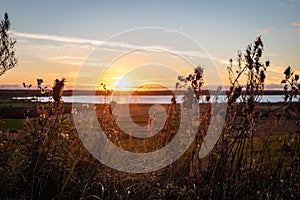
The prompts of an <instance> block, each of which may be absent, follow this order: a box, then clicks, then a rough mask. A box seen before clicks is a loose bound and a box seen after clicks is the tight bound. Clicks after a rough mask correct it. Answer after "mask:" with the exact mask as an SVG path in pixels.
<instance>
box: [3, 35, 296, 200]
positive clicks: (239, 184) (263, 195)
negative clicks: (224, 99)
mask: <svg viewBox="0 0 300 200" xmlns="http://www.w3.org/2000/svg"><path fill="white" fill-rule="evenodd" d="M262 50H263V43H262V41H261V39H260V38H257V40H256V41H255V42H254V44H253V45H249V46H248V47H247V50H246V52H245V55H243V54H242V53H239V54H238V61H237V63H238V66H237V69H235V67H234V66H233V61H232V59H231V60H230V65H229V67H228V70H229V76H230V84H231V88H230V91H229V94H228V104H227V109H226V111H225V110H223V111H222V110H221V111H220V115H224V116H225V125H224V128H223V130H222V135H221V137H220V139H219V140H218V143H217V144H216V145H215V147H214V149H213V150H212V152H211V153H210V154H209V155H208V156H206V157H205V158H203V159H199V156H198V152H199V150H200V147H201V144H202V142H203V138H204V137H205V135H206V131H207V127H208V125H209V123H210V122H209V120H210V117H211V113H212V109H213V105H214V103H207V104H205V105H206V107H205V109H204V111H203V112H200V115H201V116H200V122H199V123H200V127H201V128H199V129H198V132H197V134H196V137H195V140H194V142H193V144H192V145H191V146H190V148H189V149H188V150H187V151H186V152H185V153H184V154H183V156H181V157H180V159H178V160H177V161H175V162H174V163H172V164H171V165H169V166H167V167H165V168H163V169H161V170H158V171H155V172H150V173H146V174H131V173H124V172H120V171H116V170H114V169H111V168H109V167H107V166H105V165H103V164H101V163H100V162H99V161H97V160H96V159H95V158H93V157H92V155H91V154H90V153H89V152H88V151H87V150H86V149H85V148H84V146H83V145H82V143H81V140H80V138H79V137H78V135H77V132H76V129H75V127H74V124H73V122H72V119H71V118H69V117H68V116H66V115H63V112H64V107H63V104H62V102H61V95H62V90H63V86H64V80H56V81H55V85H54V87H53V90H51V91H49V93H48V95H49V96H51V98H52V99H53V100H52V101H49V103H46V104H42V103H39V102H36V103H34V104H33V106H32V107H31V110H30V111H31V112H33V113H34V114H35V115H36V116H35V117H33V118H30V119H28V120H26V121H25V122H24V127H23V132H24V134H25V137H24V138H23V139H22V140H17V141H11V140H5V139H4V140H1V143H0V145H1V146H0V152H1V154H0V198H1V199H9V198H18V199H299V198H300V182H299V180H300V133H299V131H300V129H299V125H300V123H299V122H300V121H299V109H300V107H299V103H292V99H293V98H296V97H297V95H298V89H299V85H298V83H297V81H298V79H299V76H298V75H296V74H295V73H294V72H293V71H292V69H291V68H290V67H289V68H287V70H286V71H285V72H284V79H283V81H282V83H283V84H284V91H285V93H284V94H285V98H286V103H285V104H283V106H282V107H281V108H280V107H279V108H278V107H277V108H276V109H273V108H272V107H271V108H270V110H269V111H268V112H266V113H262V112H260V111H259V97H260V96H261V95H262V94H263V90H264V80H265V77H266V75H265V72H266V70H267V68H268V67H269V65H270V62H269V61H267V62H265V63H264V64H263V63H261V61H260V59H261V56H262ZM202 73H203V70H201V68H198V69H195V71H194V72H192V73H191V74H190V75H189V76H188V78H183V77H180V78H179V79H180V80H179V81H181V82H182V83H181V84H182V85H183V87H189V88H191V89H192V90H193V91H194V92H195V93H196V96H197V98H199V97H200V96H201V95H202V94H201V88H202V85H203V83H204V80H203V78H202ZM242 76H245V77H246V78H245V80H246V81H245V83H241V82H240V80H241V77H242ZM38 84H41V83H39V82H38ZM39 86H40V85H39ZM40 88H41V92H43V93H44V91H42V87H41V86H40ZM207 99H208V100H209V97H207ZM238 99H239V100H240V102H239V103H237V100H238ZM85 106H86V105H85ZM112 106H113V105H112V104H106V106H104V107H103V106H102V107H99V108H96V110H97V113H98V116H97V117H98V121H99V123H100V124H101V126H102V128H103V130H104V131H105V133H106V135H107V136H108V137H109V138H110V139H111V140H112V141H113V142H114V143H115V145H118V146H119V147H121V148H123V149H127V150H130V151H136V152H149V151H153V150H155V149H159V148H161V147H162V146H165V145H166V144H167V143H168V142H169V141H170V140H171V139H172V137H173V136H174V134H176V130H177V128H178V119H179V116H180V114H181V110H180V109H179V107H178V105H177V104H176V102H173V103H172V104H171V105H170V106H175V109H168V121H167V123H166V124H165V126H164V127H163V129H162V130H161V132H160V133H159V134H157V136H156V137H152V138H150V139H136V138H133V137H130V136H128V135H127V134H125V133H123V132H122V130H119V129H118V127H117V126H116V124H115V121H114V119H113V116H112V114H111V110H112ZM282 110H283V111H284V112H283V113H284V115H282V116H283V118H284V124H280V123H282V121H280V120H278V119H277V118H278V115H277V114H278V113H279V111H282ZM29 114H30V112H29ZM266 116H268V119H270V120H267V121H266V123H265V125H264V126H258V122H259V121H260V120H262V119H263V118H264V117H266ZM274 126H285V127H284V128H283V129H282V130H283V131H282V132H281V133H280V134H277V135H274V133H272V130H273V128H274Z"/></svg>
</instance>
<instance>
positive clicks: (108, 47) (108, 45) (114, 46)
mask: <svg viewBox="0 0 300 200" xmlns="http://www.w3.org/2000/svg"><path fill="white" fill-rule="evenodd" d="M11 34H12V35H13V36H15V37H17V38H20V39H22V40H24V39H34V40H47V41H52V42H61V43H69V44H75V45H76V44H79V45H91V46H94V47H96V46H100V45H102V47H100V48H101V49H103V50H105V51H117V52H122V50H121V49H127V50H138V49H142V50H145V51H153V52H161V51H169V52H172V53H174V54H178V55H181V56H187V57H194V58H209V56H207V55H205V53H204V52H200V51H180V50H174V49H170V48H168V47H164V46H150V47H149V46H142V45H134V44H128V43H122V42H114V41H101V40H91V39H86V38H78V37H68V36H58V35H48V34H40V33H22V32H17V31H11Z"/></svg>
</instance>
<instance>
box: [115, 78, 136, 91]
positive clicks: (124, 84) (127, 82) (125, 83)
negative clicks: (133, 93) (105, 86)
mask: <svg viewBox="0 0 300 200" xmlns="http://www.w3.org/2000/svg"><path fill="white" fill-rule="evenodd" d="M132 87H133V84H132V81H131V79H129V78H128V77H121V78H120V79H119V80H118V81H117V82H116V83H115V84H114V88H115V90H118V91H127V90H130V89H131V88H132Z"/></svg>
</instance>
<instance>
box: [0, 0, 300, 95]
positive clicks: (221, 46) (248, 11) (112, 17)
mask: <svg viewBox="0 0 300 200" xmlns="http://www.w3.org/2000/svg"><path fill="white" fill-rule="evenodd" d="M0 4H1V6H0V15H1V19H2V18H3V15H4V12H8V14H9V17H10V20H11V23H12V26H11V29H10V34H11V36H12V37H14V38H15V39H16V40H17V44H16V54H17V58H18V61H19V65H18V67H16V68H14V69H12V70H10V71H8V72H7V73H6V74H4V75H3V76H1V77H0V85H1V87H2V88H4V87H6V88H7V87H21V85H22V83H23V82H26V83H33V84H35V81H36V79H37V78H42V79H44V81H45V83H46V84H50V85H52V83H53V80H55V79H56V78H62V77H65V78H66V80H67V88H72V86H73V85H74V81H75V79H76V77H79V79H78V80H79V84H82V88H85V87H87V88H88V87H90V86H93V85H94V84H96V82H97V81H98V82H99V81H100V82H105V83H106V84H107V85H110V86H112V87H113V88H118V87H119V89H127V88H129V87H131V86H130V85H136V86H140V85H143V84H147V83H150V82H155V83H160V84H162V85H166V86H170V87H171V86H174V85H175V83H174V81H176V79H177V73H182V74H184V73H188V72H189V71H191V70H190V69H191V68H192V66H193V65H197V64H201V65H204V67H205V72H207V77H208V79H209V80H207V81H206V82H207V84H212V85H214V84H215V85H217V84H219V82H220V81H223V83H224V84H225V85H226V84H228V81H227V72H226V67H227V64H228V60H229V59H230V58H233V59H236V57H237V56H236V55H237V50H239V49H241V50H245V48H246V46H247V45H248V44H249V43H251V42H253V40H254V39H255V38H256V37H257V36H258V35H262V38H263V42H264V45H265V51H264V54H263V60H270V61H271V67H270V68H269V69H268V71H267V80H266V84H280V80H281V79H282V77H283V75H282V73H283V71H284V69H285V68H286V67H287V66H289V65H290V66H292V67H293V69H295V70H296V71H297V72H300V0H254V1H246V0H245V1H242V0H241V1H204V0H203V1H158V0H154V1H137V0H136V1H96V0H94V1H21V0H20V1H17V0H10V1H1V3H0ZM144 27H148V28H146V29H143V28H144ZM149 27H156V28H155V29H151V28H149ZM188 38H189V39H188ZM190 39H191V40H190ZM105 41H106V42H105ZM189 41H190V42H191V41H193V42H196V43H197V44H199V45H200V46H199V48H198V47H197V45H195V43H193V42H191V43H190V44H188V43H189ZM194 45H195V46H194ZM145 48H146V50H145ZM137 49H138V51H137ZM149 49H150V50H149ZM185 59H187V60H185ZM207 59H209V60H210V61H209V62H206V61H207ZM91 62H93V63H91ZM189 64H191V65H190V66H188V65H189ZM89 65H92V66H93V67H91V70H87V67H88V66H89ZM212 65H215V67H213V66H212ZM185 67H186V68H185ZM83 68H84V69H83ZM175 68H176V69H175ZM174 70H175V71H176V72H175V71H174ZM87 71H89V73H87ZM173 71H174V73H173ZM78 72H79V74H78ZM214 74H220V76H221V79H217V78H216V79H215V77H214ZM90 76H91V77H90ZM100 76H101V77H103V79H102V78H101V80H98V79H97V78H99V77H100ZM215 76H216V75H215ZM122 77H123V78H122ZM118 81H121V83H119V84H117V82H118ZM117 85H119V86H118V87H117ZM127 85H128V87H127Z"/></svg>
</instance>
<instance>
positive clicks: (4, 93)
mask: <svg viewBox="0 0 300 200" xmlns="http://www.w3.org/2000/svg"><path fill="white" fill-rule="evenodd" d="M182 92H183V91H180V90H178V91H176V92H175V94H176V95H178V94H182ZM227 92H228V91H222V92H221V93H220V94H223V95H224V94H226V93H227ZM33 94H40V93H39V90H25V89H24V90H19V89H17V90H12V89H0V98H12V97H27V96H32V95H33ZM73 94H75V95H95V91H89V90H77V91H73V90H64V91H63V96H72V95H73ZM105 94H106V92H105V91H96V95H105ZM128 94H130V95H136V96H142V95H149V96H155V95H174V94H173V93H172V91H166V90H151V91H114V92H113V95H128ZM202 94H203V95H207V94H209V91H208V90H203V91H202ZM210 94H211V95H214V94H215V91H214V90H212V91H210ZM263 94H264V95H283V91H282V90H265V91H264V93H263Z"/></svg>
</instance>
